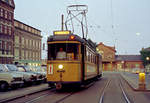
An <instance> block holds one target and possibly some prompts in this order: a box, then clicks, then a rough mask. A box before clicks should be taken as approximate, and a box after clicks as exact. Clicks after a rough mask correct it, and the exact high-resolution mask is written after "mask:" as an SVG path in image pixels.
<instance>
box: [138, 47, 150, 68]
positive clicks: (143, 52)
mask: <svg viewBox="0 0 150 103" xmlns="http://www.w3.org/2000/svg"><path fill="white" fill-rule="evenodd" d="M140 53H141V59H142V61H143V65H144V67H145V66H146V65H148V64H150V59H149V60H146V58H147V57H149V58H150V50H148V49H143V50H141V51H140Z"/></svg>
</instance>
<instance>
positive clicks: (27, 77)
mask: <svg viewBox="0 0 150 103" xmlns="http://www.w3.org/2000/svg"><path fill="white" fill-rule="evenodd" d="M4 66H5V67H6V68H7V70H8V71H10V72H13V73H14V72H15V73H17V74H22V75H23V77H24V84H25V85H28V84H32V82H33V81H35V80H36V75H34V74H31V73H27V72H23V71H19V70H18V68H17V67H16V66H15V65H13V64H5V65H4Z"/></svg>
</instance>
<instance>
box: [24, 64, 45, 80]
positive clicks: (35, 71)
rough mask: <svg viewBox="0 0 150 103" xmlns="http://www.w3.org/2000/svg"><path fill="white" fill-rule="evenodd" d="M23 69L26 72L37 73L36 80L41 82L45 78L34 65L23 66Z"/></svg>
mask: <svg viewBox="0 0 150 103" xmlns="http://www.w3.org/2000/svg"><path fill="white" fill-rule="evenodd" d="M25 69H26V70H27V71H28V72H31V73H35V74H37V82H42V81H44V80H45V76H43V74H42V73H40V72H37V70H36V69H37V68H36V67H34V66H25Z"/></svg>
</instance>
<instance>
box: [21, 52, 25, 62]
mask: <svg viewBox="0 0 150 103" xmlns="http://www.w3.org/2000/svg"><path fill="white" fill-rule="evenodd" d="M21 55H22V56H21V59H23V60H24V50H22V51H21Z"/></svg>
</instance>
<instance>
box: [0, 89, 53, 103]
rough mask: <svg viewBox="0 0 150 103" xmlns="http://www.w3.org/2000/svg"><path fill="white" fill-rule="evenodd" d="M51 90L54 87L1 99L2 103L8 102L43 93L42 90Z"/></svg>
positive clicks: (0, 102)
mask: <svg viewBox="0 0 150 103" xmlns="http://www.w3.org/2000/svg"><path fill="white" fill-rule="evenodd" d="M49 90H53V88H46V89H43V90H39V91H35V92H32V93H28V94H24V95H18V96H14V97H10V98H6V99H2V100H0V103H7V102H11V101H15V100H18V99H21V98H25V97H29V96H31V95H35V94H38V93H42V92H45V91H49Z"/></svg>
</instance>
